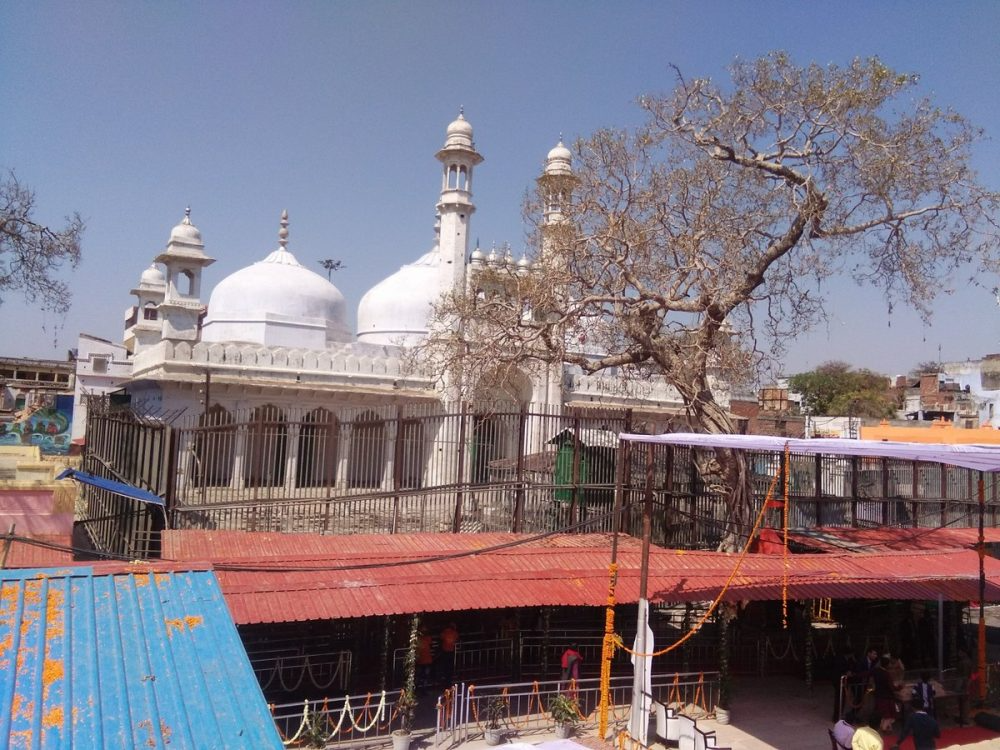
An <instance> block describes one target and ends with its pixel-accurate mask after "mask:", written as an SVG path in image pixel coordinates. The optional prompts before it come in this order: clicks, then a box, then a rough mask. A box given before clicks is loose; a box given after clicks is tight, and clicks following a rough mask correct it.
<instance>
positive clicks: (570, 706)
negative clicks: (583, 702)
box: [549, 693, 580, 739]
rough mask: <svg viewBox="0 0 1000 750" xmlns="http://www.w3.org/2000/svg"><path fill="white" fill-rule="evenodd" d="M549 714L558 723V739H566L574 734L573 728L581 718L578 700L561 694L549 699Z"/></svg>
mask: <svg viewBox="0 0 1000 750" xmlns="http://www.w3.org/2000/svg"><path fill="white" fill-rule="evenodd" d="M549 714H551V716H552V720H553V721H555V723H556V737H559V738H560V739H566V738H567V737H570V736H571V735H572V734H573V727H575V726H576V722H577V721H578V720H579V718H580V706H579V704H578V703H577V702H576V698H571V697H570V696H568V695H566V694H564V693H559V694H557V695H553V696H552V697H551V698H549Z"/></svg>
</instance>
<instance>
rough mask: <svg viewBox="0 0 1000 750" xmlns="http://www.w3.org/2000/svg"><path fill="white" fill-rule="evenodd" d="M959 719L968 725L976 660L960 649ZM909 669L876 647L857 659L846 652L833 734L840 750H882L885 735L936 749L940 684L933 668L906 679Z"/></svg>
mask: <svg viewBox="0 0 1000 750" xmlns="http://www.w3.org/2000/svg"><path fill="white" fill-rule="evenodd" d="M957 672H958V676H959V678H960V679H959V683H958V685H957V695H958V712H959V716H958V723H959V725H962V724H964V723H966V720H967V718H966V711H967V691H968V688H969V677H970V672H971V659H970V658H969V656H968V654H966V653H965V652H964V651H962V652H960V653H959V661H958V666H957ZM905 673H906V668H905V667H904V666H903V662H902V660H901V659H900V658H899V657H898V656H893V655H891V654H881V655H880V654H879V652H878V650H877V649H874V648H871V649H868V651H867V652H866V653H865V655H864V657H863V658H862V659H861V660H859V661H856V660H855V659H854V658H853V655H852V654H850V653H849V652H848V653H845V654H844V656H843V660H842V663H841V667H840V669H839V670H838V674H837V676H836V679H837V685H836V688H835V690H834V706H833V711H834V716H833V720H834V722H835V724H834V725H833V728H832V729H831V730H830V738H831V740H832V741H833V744H834V745H835V748H836V750H883V749H884V748H885V747H886V745H885V741H884V740H883V735H888V736H890V737H891V736H892V735H894V734H895V735H896V739H895V744H894V745H890V747H893V748H895V747H898V745H899V744H900V743H902V742H903V740H905V739H906V738H907V737H913V743H914V747H915V748H916V750H934V748H935V747H936V744H935V740H936V739H937V738H938V737H940V735H941V729H940V726H939V724H938V720H937V712H936V706H935V697H936V696H937V694H938V692H939V689H940V686H938V687H935V682H934V681H933V680H932V679H931V674H930V672H926V671H925V672H922V673H921V675H920V679H919V681H916V682H909V681H907V680H906V674H905ZM897 727H898V730H897Z"/></svg>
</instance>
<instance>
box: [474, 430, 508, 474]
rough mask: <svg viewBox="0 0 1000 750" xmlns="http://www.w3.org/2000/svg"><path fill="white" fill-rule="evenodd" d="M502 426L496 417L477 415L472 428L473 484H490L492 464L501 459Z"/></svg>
mask: <svg viewBox="0 0 1000 750" xmlns="http://www.w3.org/2000/svg"><path fill="white" fill-rule="evenodd" d="M501 429H502V428H501V425H500V423H499V421H498V419H497V418H496V417H493V416H491V417H485V416H482V415H477V416H476V417H474V422H473V427H472V483H473V484H488V483H489V481H490V462H492V461H494V460H496V459H497V458H500V456H501V455H502V451H501Z"/></svg>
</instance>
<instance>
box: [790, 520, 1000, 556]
mask: <svg viewBox="0 0 1000 750" xmlns="http://www.w3.org/2000/svg"><path fill="white" fill-rule="evenodd" d="M779 533H780V532H779ZM788 535H789V538H790V539H791V540H793V541H795V542H797V543H799V544H801V545H803V546H805V547H809V548H810V549H815V550H817V551H820V552H889V551H899V552H903V551H906V550H910V551H914V550H939V549H945V548H947V549H973V548H974V547H975V545H976V543H977V541H978V540H979V530H978V529H968V528H962V529H952V528H945V529H920V528H894V527H891V526H881V527H878V528H874V529H856V528H852V527H843V526H823V527H818V528H814V529H790V530H789V532H788ZM983 536H984V537H985V539H986V542H987V543H988V544H997V543H1000V529H997V528H987V529H984V530H983Z"/></svg>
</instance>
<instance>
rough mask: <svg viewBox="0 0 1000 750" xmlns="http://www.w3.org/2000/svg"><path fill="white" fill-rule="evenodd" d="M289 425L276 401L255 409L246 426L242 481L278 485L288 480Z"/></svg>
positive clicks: (257, 484) (256, 484)
mask: <svg viewBox="0 0 1000 750" xmlns="http://www.w3.org/2000/svg"><path fill="white" fill-rule="evenodd" d="M287 438H288V425H287V424H286V423H285V415H284V414H282V412H281V410H280V409H279V408H278V407H277V406H274V405H273V404H265V405H264V406H258V407H257V408H256V409H254V412H253V417H252V419H251V421H250V424H249V425H248V426H247V447H246V460H245V461H244V463H243V481H244V482H245V484H246V486H247V487H279V486H281V485H283V484H284V483H285V453H286V449H287Z"/></svg>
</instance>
